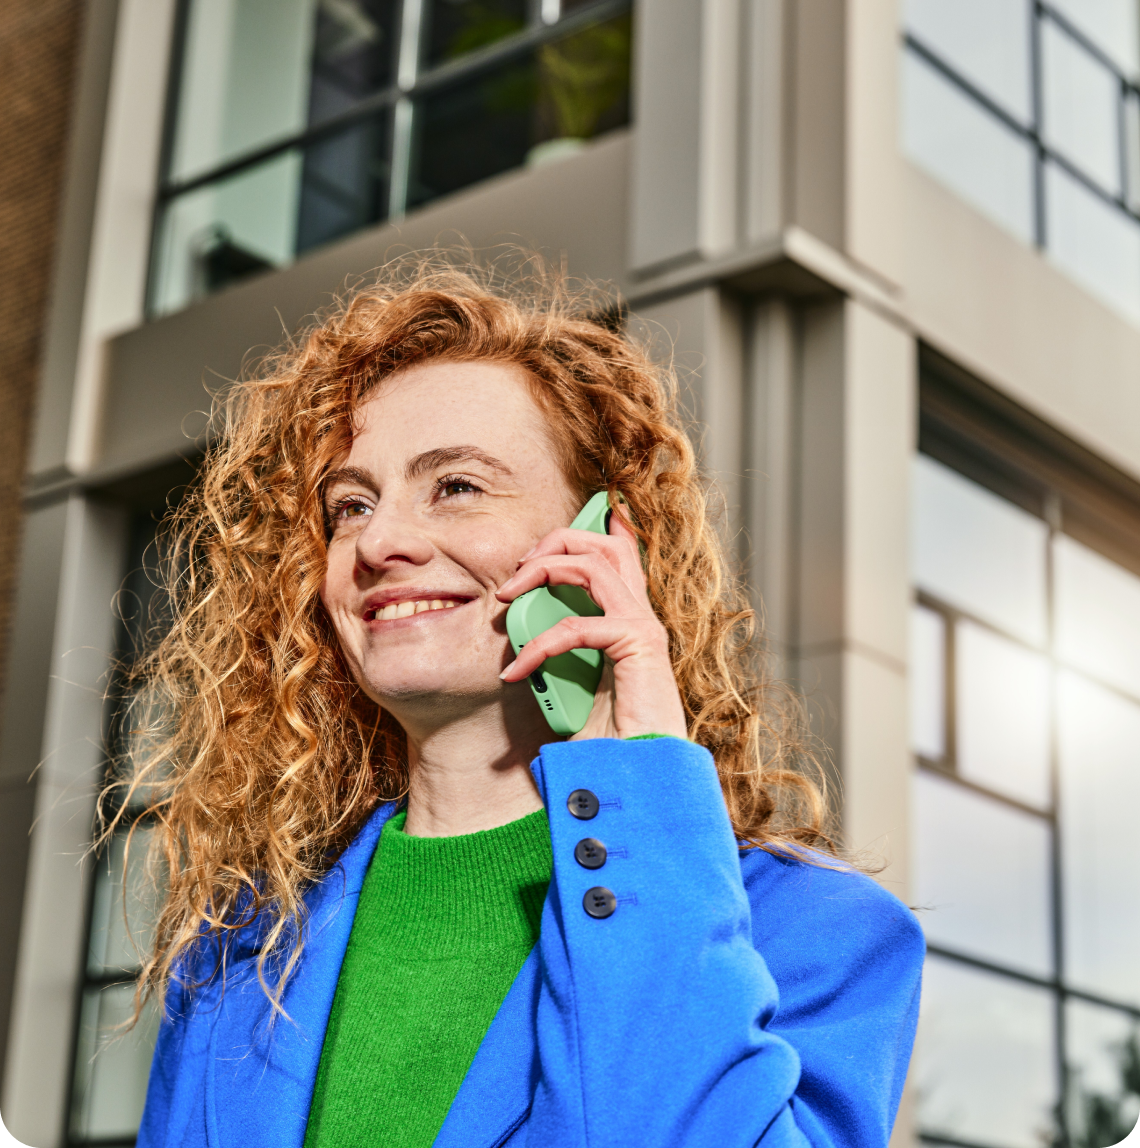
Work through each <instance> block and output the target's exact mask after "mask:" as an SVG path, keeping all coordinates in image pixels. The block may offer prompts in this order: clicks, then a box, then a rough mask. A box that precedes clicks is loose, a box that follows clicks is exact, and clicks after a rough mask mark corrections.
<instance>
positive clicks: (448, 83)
mask: <svg viewBox="0 0 1140 1148" xmlns="http://www.w3.org/2000/svg"><path fill="white" fill-rule="evenodd" d="M176 48H177V50H176V52H175V64H174V69H173V75H174V77H175V80H174V82H173V83H172V86H171V97H170V102H171V112H170V115H169V117H168V118H169V127H168V133H167V134H168V138H167V141H166V157H165V161H164V169H163V178H162V183H161V187H160V189H159V195H158V213H157V221H156V226H155V238H154V248H153V253H152V266H151V277H150V288H149V307H150V310H151V312H152V313H153V314H164V313H167V312H170V311H174V310H177V309H178V308H180V307H183V306H185V305H186V304H187V303H188V302H190V301H191V300H193V299H194V298H196V297H199V296H201V295H203V294H206V293H208V292H210V291H213V290H216V289H218V288H219V287H222V286H224V285H225V284H227V283H230V282H233V281H234V280H236V279H239V278H242V277H244V276H247V275H251V274H254V273H256V272H258V271H263V270H267V269H269V268H272V267H278V266H281V265H283V264H285V263H288V262H289V261H290V260H292V259H293V258H294V257H295V256H296V255H298V254H300V253H301V252H303V251H306V250H308V249H310V248H312V247H315V246H317V245H319V244H322V243H327V242H329V241H331V240H333V239H336V238H338V237H340V236H343V235H347V234H349V233H350V232H352V231H355V230H357V229H359V228H361V227H365V226H367V225H369V224H372V223H376V222H379V221H382V220H384V219H388V218H398V217H399V216H401V215H402V214H403V213H404V212H405V211H406V210H408V209H409V208H412V207H416V206H419V205H421V204H424V203H427V202H429V201H430V200H432V199H435V198H436V197H438V196H441V195H446V194H448V193H449V192H453V191H456V190H458V189H459V188H462V187H466V186H468V185H469V184H472V183H475V182H477V181H479V180H482V179H486V178H487V177H489V176H492V175H496V174H498V173H499V172H503V171H507V170H508V169H510V168H515V167H519V166H522V165H526V164H532V165H533V164H540V163H545V162H548V161H550V160H553V159H556V158H558V157H560V156H563V155H566V154H568V153H570V152H572V151H574V150H575V149H577V148H580V147H581V146H582V144H583V141H585V140H587V139H590V138H592V137H594V136H596V135H598V134H600V133H602V132H605V131H608V130H610V129H611V128H615V127H619V126H621V125H623V124H625V123H627V122H628V121H629V60H630V0H183V6H182V13H181V19H180V24H179V32H178V36H177V45H176Z"/></svg>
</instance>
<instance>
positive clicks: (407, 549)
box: [356, 507, 435, 570]
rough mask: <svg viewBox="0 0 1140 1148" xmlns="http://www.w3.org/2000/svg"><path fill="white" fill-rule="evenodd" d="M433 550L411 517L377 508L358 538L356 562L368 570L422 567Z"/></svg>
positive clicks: (393, 510) (396, 511)
mask: <svg viewBox="0 0 1140 1148" xmlns="http://www.w3.org/2000/svg"><path fill="white" fill-rule="evenodd" d="M434 552H435V547H434V546H433V545H432V543H431V540H430V539H429V538H428V537H427V535H426V534H425V533H424V531H423V529H422V528H421V527H420V526H419V525H418V524H417V523H416V522H415V519H414V517H413V516H411V515H408V514H402V513H400V512H399V511H398V510H396V509H394V508H393V509H391V510H382V509H381V508H380V507H377V508H376V510H375V511H373V513H372V516H371V517H370V518H369V519H368V525H367V526H365V527H364V529H363V530H362V531H361V532H360V534H359V535H357V539H356V560H357V562H358V564H359V565H361V566H363V567H366V568H367V569H369V570H382V569H384V568H385V567H388V566H392V565H400V564H404V565H410V566H423V565H425V564H426V563H428V562H430V561H431V556H432V554H433V553H434Z"/></svg>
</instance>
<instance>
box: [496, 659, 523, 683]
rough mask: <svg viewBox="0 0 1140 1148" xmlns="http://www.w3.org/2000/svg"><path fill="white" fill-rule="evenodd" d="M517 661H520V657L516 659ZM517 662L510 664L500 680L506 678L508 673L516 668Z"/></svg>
mask: <svg viewBox="0 0 1140 1148" xmlns="http://www.w3.org/2000/svg"><path fill="white" fill-rule="evenodd" d="M517 661H518V658H516V659H515V662H517ZM515 662H511V664H510V665H509V666H507V668H506V669H505V670H504V671H503V672H502V673H501V674H500V675H499V678H500V680H501V679H503V678H505V677H506V676H507V674H509V673H510V672H511V670H513V669H514V668H515Z"/></svg>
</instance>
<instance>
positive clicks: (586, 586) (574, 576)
mask: <svg viewBox="0 0 1140 1148" xmlns="http://www.w3.org/2000/svg"><path fill="white" fill-rule="evenodd" d="M546 585H551V586H579V587H581V588H582V589H583V590H585V591H586V593H587V594H589V595H590V597H591V598H593V599H594V601H595V602H597V604H598V605H599V606H600V607H601V608H602V609H603V610H605V611H606V613H607V614H609V613H612V612H614V611H619V612H621V613H634V614H650V615H651V614H652V609H651V608H650V606H649V601H648V599H647V598H646V596H645V593H644V588H643V587H631V586H630V585H629V583H628V582H627V581H626V580H625V579H624V578H623V577H622V576H621V574H620V573H619V572H618V571H617V570H615V569H614V568H613V566H611V565H610V564H609V562H607V561H606V560H605V558H604V556H603V555H601V554H597V553H584V554H549V555H540V556H539V557H537V558H528V559H527V560H526V562H524V563H523V565H522V566H521V567H520V568H519V570H517V571H516V572H515V574H514V575H512V577H510V578H508V579H507V581H506V582H504V583H503V584H502V586H500V587H499V589H498V591H497V597H498V598H499V600H500V601H501V602H510V601H512V600H513V599H515V598H517V597H518V596H519V595H520V594H525V593H526V592H527V591H528V590H533V589H535V587H537V586H546ZM639 590H640V593H639V592H638V591H639Z"/></svg>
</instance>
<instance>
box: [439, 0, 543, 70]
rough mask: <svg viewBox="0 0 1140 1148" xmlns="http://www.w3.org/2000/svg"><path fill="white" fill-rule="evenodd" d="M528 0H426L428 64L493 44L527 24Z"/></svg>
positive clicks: (453, 57) (454, 57)
mask: <svg viewBox="0 0 1140 1148" xmlns="http://www.w3.org/2000/svg"><path fill="white" fill-rule="evenodd" d="M526 17H527V0H428V3H427V4H426V5H425V11H424V19H425V20H426V22H427V28H426V33H427V35H426V40H425V43H426V50H425V53H424V57H425V60H426V62H427V64H428V65H429V66H430V65H432V64H439V63H442V62H443V61H444V60H454V59H456V58H457V57H458V56H463V55H466V54H467V53H468V52H473V51H475V49H476V48H482V47H485V46H486V45H487V44H493V43H495V41H496V40H501V39H503V37H504V36H510V35H512V34H513V33H515V32H520V31H522V29H523V28H525V27H526Z"/></svg>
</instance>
